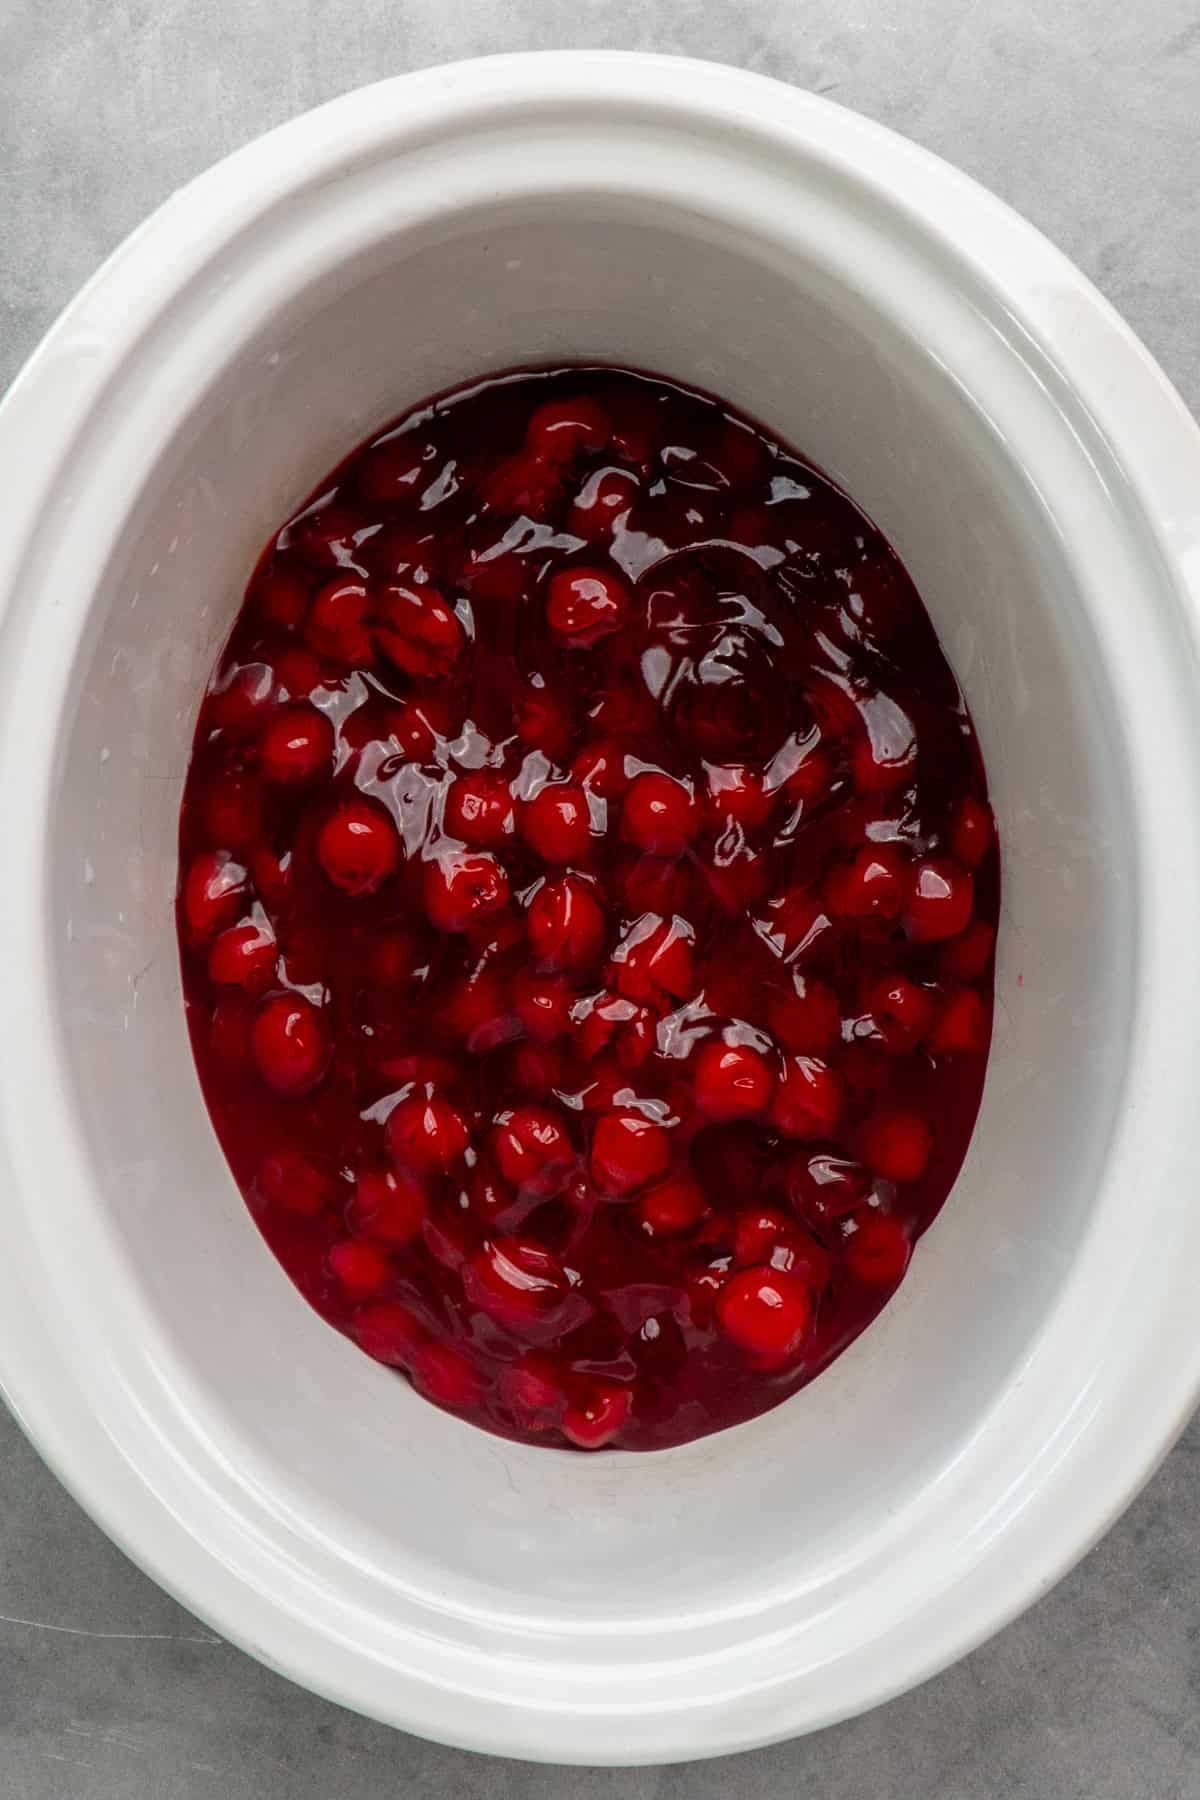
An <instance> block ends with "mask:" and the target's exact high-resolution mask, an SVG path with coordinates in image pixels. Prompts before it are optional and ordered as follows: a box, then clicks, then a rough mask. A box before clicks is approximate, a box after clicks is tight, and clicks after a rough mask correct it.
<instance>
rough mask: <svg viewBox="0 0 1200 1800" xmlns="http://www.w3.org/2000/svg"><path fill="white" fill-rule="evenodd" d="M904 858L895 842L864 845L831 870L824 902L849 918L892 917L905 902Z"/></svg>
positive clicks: (896, 916) (832, 910)
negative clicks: (848, 860)
mask: <svg viewBox="0 0 1200 1800" xmlns="http://www.w3.org/2000/svg"><path fill="white" fill-rule="evenodd" d="M905 876H906V871H905V859H904V857H903V856H902V854H901V853H900V851H899V850H897V849H896V847H895V845H894V844H866V845H864V846H863V848H862V849H861V850H860V851H858V853H857V855H856V856H855V857H854V859H853V861H852V862H850V863H843V864H840V865H839V866H838V867H837V868H835V869H833V870H831V871H830V874H829V878H828V880H827V881H826V883H825V902H826V905H827V906H828V907H829V909H830V911H831V912H833V913H834V914H837V915H840V916H842V917H845V918H849V919H872V918H876V919H895V918H898V917H899V914H900V910H901V908H902V907H903V905H904V901H905V885H906V881H905Z"/></svg>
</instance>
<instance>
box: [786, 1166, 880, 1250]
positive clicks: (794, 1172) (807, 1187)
mask: <svg viewBox="0 0 1200 1800" xmlns="http://www.w3.org/2000/svg"><path fill="white" fill-rule="evenodd" d="M784 1186H785V1192H786V1193H787V1197H788V1201H789V1204H790V1205H791V1207H792V1209H793V1210H794V1211H795V1212H796V1213H797V1214H798V1215H799V1217H800V1218H801V1219H803V1221H804V1223H805V1224H806V1225H808V1226H809V1227H811V1229H812V1230H814V1231H817V1232H822V1231H828V1230H829V1229H830V1228H831V1227H833V1226H835V1225H836V1224H837V1222H838V1220H839V1219H844V1218H845V1217H846V1215H847V1214H848V1213H852V1212H856V1211H857V1210H858V1208H859V1207H860V1206H861V1205H862V1203H863V1200H864V1199H865V1198H866V1192H867V1186H868V1176H867V1172H866V1170H865V1169H864V1168H863V1167H862V1165H861V1164H860V1163H856V1162H851V1161H850V1160H849V1159H848V1158H847V1157H844V1156H835V1155H833V1154H832V1153H831V1152H829V1151H828V1150H821V1151H817V1152H816V1153H815V1154H809V1153H805V1152H800V1153H798V1154H797V1155H796V1156H794V1157H793V1158H792V1159H791V1160H790V1161H789V1163H788V1165H787V1174H786V1178H785V1183H784Z"/></svg>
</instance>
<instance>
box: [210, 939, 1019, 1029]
mask: <svg viewBox="0 0 1200 1800" xmlns="http://www.w3.org/2000/svg"><path fill="white" fill-rule="evenodd" d="M219 941H220V940H219V939H218V942H219ZM990 1035H991V1032H990V1022H989V1019H988V1009H987V1007H986V1006H985V1005H984V1003H983V1001H982V999H981V998H980V996H979V995H978V994H977V993H976V992H975V989H974V988H969V987H964V988H959V989H958V990H957V991H956V992H955V993H953V994H948V995H947V996H946V999H945V1000H944V1001H943V1003H942V1007H941V1010H940V1011H939V1013H938V1016H937V1018H936V1020H935V1021H934V1025H933V1029H932V1031H931V1032H930V1033H929V1048H930V1049H931V1050H932V1051H933V1053H934V1055H935V1056H981V1055H982V1054H983V1052H984V1051H985V1050H986V1049H987V1047H988V1039H989V1037H990Z"/></svg>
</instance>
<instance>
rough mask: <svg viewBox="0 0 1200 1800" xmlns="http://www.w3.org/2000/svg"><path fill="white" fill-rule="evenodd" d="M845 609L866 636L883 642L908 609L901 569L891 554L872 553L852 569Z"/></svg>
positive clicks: (900, 627) (894, 630)
mask: <svg viewBox="0 0 1200 1800" xmlns="http://www.w3.org/2000/svg"><path fill="white" fill-rule="evenodd" d="M849 587H850V593H849V597H848V599H847V602H846V605H847V610H848V611H849V613H850V616H851V618H852V619H853V620H854V621H855V623H856V624H857V626H858V628H859V630H860V631H861V632H862V633H863V635H864V636H865V637H867V638H868V639H870V640H871V641H872V642H873V643H876V644H886V643H888V642H890V640H891V639H892V638H894V637H895V636H896V634H897V633H898V632H899V631H900V630H901V629H902V627H903V625H904V624H905V622H906V619H907V616H908V614H909V613H910V611H911V604H912V603H911V601H910V599H909V596H908V593H907V591H906V590H907V582H906V580H905V576H904V573H903V570H902V569H901V567H900V565H899V563H898V562H896V560H895V558H894V557H893V556H891V555H885V556H878V555H876V556H872V557H870V558H869V559H868V560H867V561H865V562H862V563H860V564H859V565H858V567H857V568H855V569H852V570H851V571H850V575H849Z"/></svg>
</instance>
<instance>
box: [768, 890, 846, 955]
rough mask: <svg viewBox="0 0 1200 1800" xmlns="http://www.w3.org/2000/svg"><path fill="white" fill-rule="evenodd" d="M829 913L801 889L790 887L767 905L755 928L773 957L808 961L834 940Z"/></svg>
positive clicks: (819, 901)
mask: <svg viewBox="0 0 1200 1800" xmlns="http://www.w3.org/2000/svg"><path fill="white" fill-rule="evenodd" d="M832 911H833V908H832V907H828V909H827V903H826V902H823V901H822V900H820V899H818V898H817V897H816V896H815V895H814V894H811V893H809V892H807V891H806V890H805V889H804V888H792V889H791V890H790V891H789V892H788V893H786V894H780V895H778V896H777V897H776V898H775V899H773V900H769V901H768V902H767V905H766V907H765V908H764V914H765V916H762V917H760V918H759V919H758V920H756V921H755V926H756V929H757V930H758V931H759V933H760V935H761V936H762V937H763V939H764V940H765V942H766V943H768V944H769V945H770V947H771V949H772V950H773V951H774V952H775V955H776V956H778V957H781V958H782V959H783V960H784V961H786V962H792V961H794V960H795V959H797V958H802V959H803V960H804V961H806V962H808V961H811V960H812V959H813V958H814V957H815V956H816V955H817V954H818V953H819V952H820V951H822V950H824V949H825V948H826V947H827V946H828V945H829V944H830V943H831V942H832V941H833V935H834V934H833V921H832V920H831V918H830V916H829V914H830V913H831V912H832Z"/></svg>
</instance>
